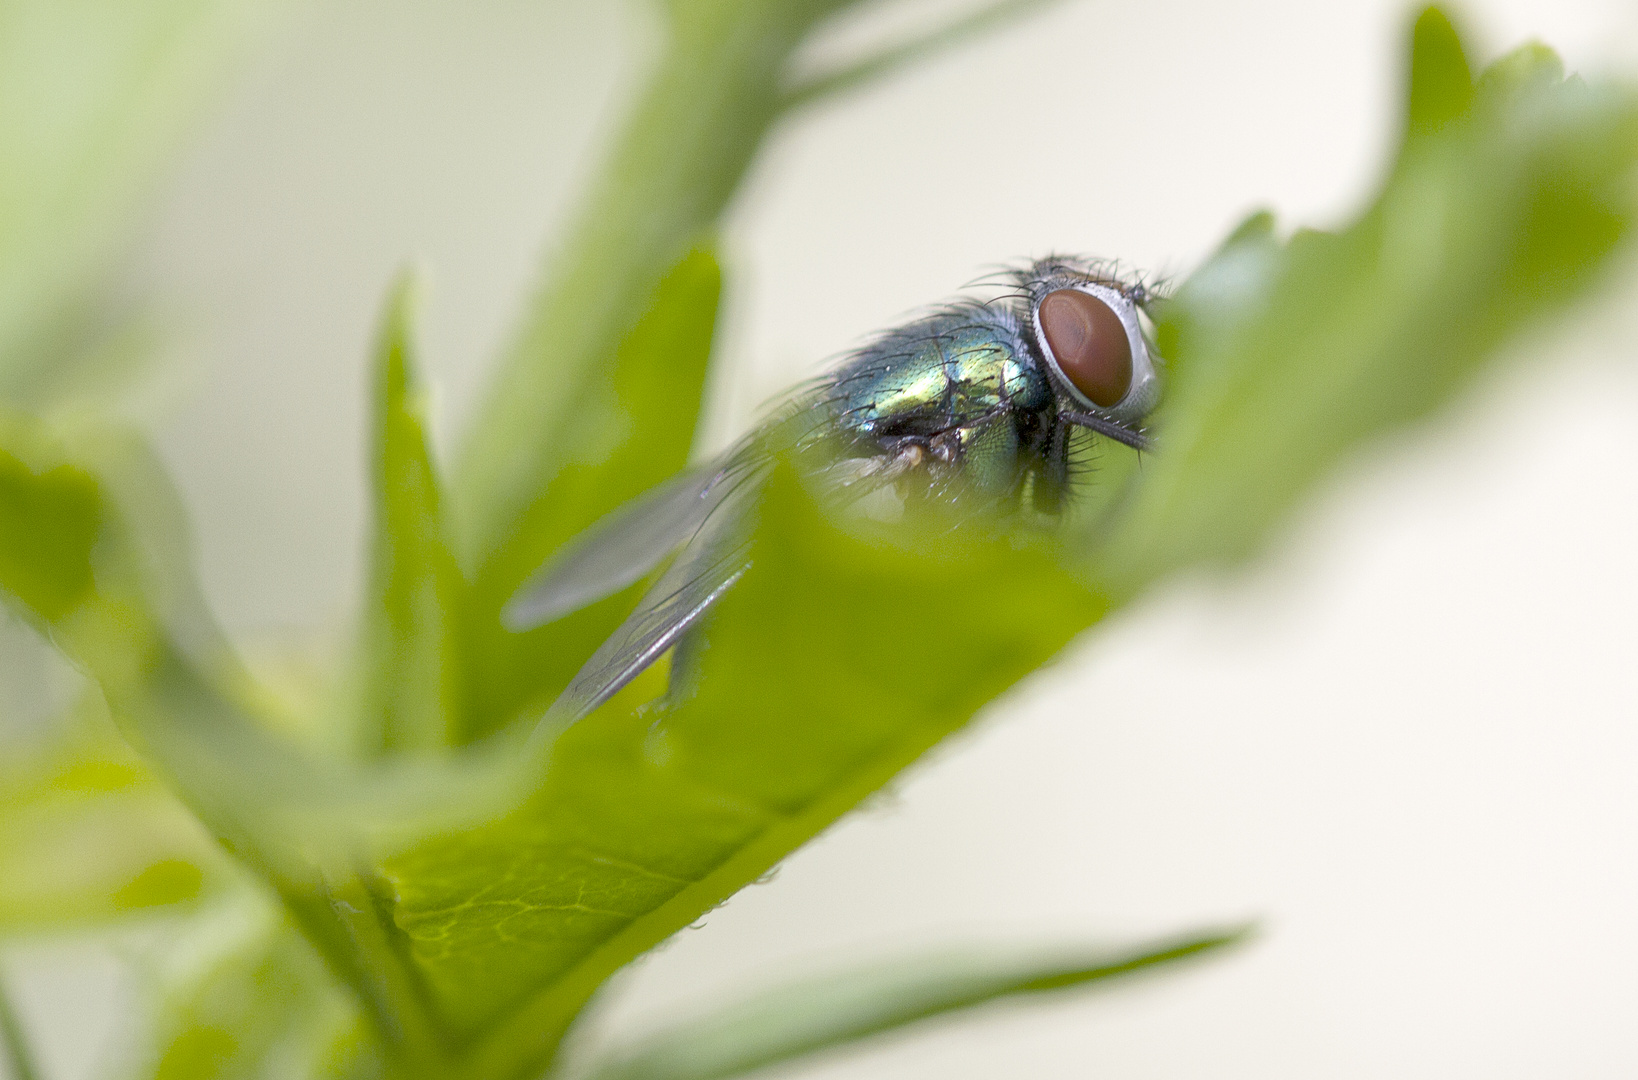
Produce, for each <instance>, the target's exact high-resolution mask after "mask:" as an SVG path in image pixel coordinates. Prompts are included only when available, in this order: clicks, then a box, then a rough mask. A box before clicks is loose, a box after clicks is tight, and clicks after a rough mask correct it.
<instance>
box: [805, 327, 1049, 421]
mask: <svg viewBox="0 0 1638 1080" xmlns="http://www.w3.org/2000/svg"><path fill="white" fill-rule="evenodd" d="M832 388H833V391H832V394H831V400H832V401H833V403H834V408H835V410H836V413H835V416H836V423H837V424H838V425H839V426H841V427H842V428H844V429H846V430H848V431H850V432H853V433H855V434H857V435H859V436H862V437H868V438H874V439H879V440H892V439H899V438H904V437H907V436H916V437H924V438H931V437H933V436H936V435H939V434H941V433H943V432H948V431H952V430H953V429H956V428H961V427H966V426H970V425H975V424H983V423H986V422H988V421H990V420H991V419H993V418H997V417H999V416H1000V415H1002V414H1008V415H1010V414H1013V413H1016V412H1018V411H1019V410H1039V409H1043V408H1046V407H1048V406H1049V405H1050V403H1051V398H1052V393H1051V389H1050V387H1049V385H1048V382H1047V379H1046V375H1045V373H1044V372H1043V371H1042V370H1041V366H1040V364H1039V363H1038V362H1037V361H1036V360H1035V358H1034V357H1033V356H1032V355H1031V353H1030V350H1029V349H1028V348H1027V347H1026V346H1025V343H1024V341H1023V340H1022V338H1021V337H1020V335H1019V327H1018V322H1017V319H1016V318H1015V316H1013V314H1012V313H1011V312H1010V311H1006V310H1001V309H993V308H988V307H974V308H972V309H970V310H958V311H951V312H946V313H943V314H940V315H936V316H933V317H931V318H928V319H923V320H920V321H918V322H915V323H911V324H910V325H908V326H905V327H901V328H900V329H898V330H896V331H893V332H892V333H890V334H888V335H886V336H884V337H883V338H881V339H879V340H878V341H876V342H874V343H873V344H871V345H870V346H868V347H867V348H865V349H864V350H862V351H861V352H860V353H859V354H858V355H857V356H856V357H854V358H853V359H852V360H851V361H849V362H848V363H847V364H846V365H844V366H843V367H842V368H841V369H840V370H838V371H837V372H836V375H835V376H834V378H833V380H832Z"/></svg>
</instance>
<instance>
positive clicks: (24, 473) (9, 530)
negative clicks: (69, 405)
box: [0, 447, 102, 623]
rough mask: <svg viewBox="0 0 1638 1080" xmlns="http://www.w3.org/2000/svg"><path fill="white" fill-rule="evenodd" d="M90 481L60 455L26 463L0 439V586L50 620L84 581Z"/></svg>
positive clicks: (74, 599)
mask: <svg viewBox="0 0 1638 1080" xmlns="http://www.w3.org/2000/svg"><path fill="white" fill-rule="evenodd" d="M101 525H102V522H101V507H100V505H99V499H98V492H97V482H96V480H95V479H93V478H92V477H91V475H90V474H88V473H86V472H85V471H84V470H82V469H78V468H76V467H74V466H73V465H69V464H66V463H59V464H51V465H46V466H41V467H31V466H30V465H29V463H28V462H26V461H24V460H23V459H21V458H19V457H17V456H16V455H14V454H13V453H11V452H9V451H8V450H6V449H5V448H4V447H0V588H3V589H5V590H6V591H7V592H9V593H11V595H12V596H13V597H14V598H15V599H16V600H17V601H19V602H20V603H21V604H22V605H23V606H24V607H25V608H26V609H27V610H28V611H29V613H31V614H32V615H33V616H34V617H35V618H36V619H39V620H40V621H41V622H47V623H49V622H53V621H55V620H56V619H59V618H61V617H62V616H63V615H65V614H67V613H68V612H69V611H70V610H72V609H73V607H74V606H75V605H76V604H78V603H79V602H80V601H81V600H82V599H83V598H84V597H85V595H86V594H87V593H88V592H89V591H90V589H91V546H92V545H93V544H94V543H96V539H97V534H98V532H99V531H100V529H101Z"/></svg>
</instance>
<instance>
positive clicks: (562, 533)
mask: <svg viewBox="0 0 1638 1080" xmlns="http://www.w3.org/2000/svg"><path fill="white" fill-rule="evenodd" d="M721 292H722V272H721V270H720V269H719V268H718V266H717V261H716V259H715V258H714V257H713V256H712V254H711V252H710V251H709V250H707V249H705V248H696V249H695V250H694V251H692V252H690V253H689V254H687V255H686V256H684V257H683V259H682V260H681V261H680V262H678V263H677V264H676V265H675V266H673V267H672V268H671V270H670V272H669V273H667V274H666V276H665V277H664V278H663V279H662V280H661V281H660V284H659V286H658V287H657V288H656V289H655V290H654V293H653V295H652V296H651V297H649V298H648V299H647V300H646V302H645V303H644V304H643V305H640V310H642V311H643V315H642V317H641V318H640V319H638V320H637V322H636V324H635V325H634V326H633V327H632V328H631V330H630V331H629V332H628V333H627V334H626V335H625V336H624V337H623V338H622V339H621V340H620V342H619V347H618V348H617V349H616V350H615V351H614V353H613V356H612V357H611V359H610V361H609V362H608V363H607V364H606V365H605V366H604V368H603V370H601V371H600V372H599V376H600V377H599V378H598V379H597V380H595V382H594V383H593V384H592V386H591V388H590V390H589V391H588V392H587V394H586V396H585V398H584V399H583V400H582V402H581V406H580V408H579V410H578V411H577V414H576V417H575V419H574V422H573V423H572V424H571V425H570V426H568V427H567V428H566V429H565V430H564V432H563V433H562V435H561V437H560V442H559V445H558V446H557V447H555V448H554V449H555V452H556V453H557V454H558V455H559V456H560V457H561V458H562V465H561V468H560V470H559V472H558V473H557V475H556V477H555V478H554V479H553V481H552V483H551V485H550V486H549V487H548V488H547V489H546V490H545V492H544V494H542V496H541V497H540V498H539V499H538V500H536V502H535V503H534V504H533V505H532V506H531V507H530V508H529V511H528V512H527V513H526V514H525V515H524V517H523V519H522V523H521V524H520V525H519V527H518V530H517V532H516V533H515V534H514V535H513V536H512V538H511V539H510V541H509V542H508V543H506V544H505V545H503V546H502V547H501V548H500V549H499V550H498V551H497V552H496V553H495V554H494V556H493V557H492V558H490V559H489V560H488V561H487V562H486V563H485V564H484V565H483V567H482V568H481V569H480V570H479V572H478V574H477V577H476V580H475V582H474V585H473V589H472V596H471V600H470V602H469V607H468V610H467V614H466V619H465V623H464V627H465V635H464V637H465V641H466V655H467V657H468V663H469V665H470V667H469V671H468V675H467V685H468V686H469V687H470V688H471V689H470V693H471V694H472V695H473V699H474V700H473V704H472V706H471V711H470V719H469V728H468V730H467V731H466V733H465V734H466V737H467V738H473V737H476V736H479V735H483V734H487V733H488V732H489V731H491V730H493V729H494V728H495V727H497V726H499V725H500V724H503V723H505V722H506V721H508V720H511V719H513V718H514V717H515V716H516V715H517V713H518V712H519V711H520V710H522V709H524V708H526V707H529V706H537V707H540V706H544V704H546V703H547V702H549V701H550V700H551V698H553V697H555V696H556V695H557V692H558V691H559V690H561V689H562V688H563V687H564V686H565V685H567V684H568V681H569V679H570V678H572V677H573V675H574V673H575V671H576V670H577V669H578V668H579V667H580V665H581V663H583V662H584V661H585V659H586V657H588V656H590V655H591V653H592V650H594V649H595V648H596V647H597V645H598V643H599V642H601V641H602V640H603V639H604V638H606V637H607V636H608V635H609V634H610V633H612V632H613V630H614V628H615V627H616V626H617V625H619V623H620V620H621V619H623V618H624V617H625V614H626V612H627V611H629V610H630V608H631V604H632V601H633V599H634V598H635V592H636V590H626V591H625V592H623V593H621V594H618V595H616V596H613V597H610V598H608V599H606V600H604V601H601V602H599V603H597V604H593V605H591V606H589V607H588V608H586V609H584V610H582V611H579V612H575V613H573V614H571V615H569V616H567V617H565V618H562V619H558V620H556V621H554V622H551V623H548V624H547V625H545V626H542V627H540V628H538V629H535V630H532V631H530V632H528V633H524V634H514V633H509V632H507V631H506V630H505V629H504V628H503V627H502V625H501V621H500V611H501V608H502V607H503V606H504V605H505V604H506V602H507V601H508V600H510V599H511V597H512V594H513V593H514V592H516V591H517V588H518V586H519V585H521V584H522V583H523V581H524V580H525V579H526V578H527V577H528V576H529V575H530V574H531V573H532V572H533V571H534V570H535V569H536V568H537V567H539V566H540V565H541V564H542V563H544V562H545V561H546V560H547V559H548V558H549V557H550V556H551V554H552V553H553V552H554V551H556V550H557V549H558V548H559V547H560V546H562V545H563V544H564V543H565V542H566V541H568V540H569V539H571V538H572V537H574V536H575V535H576V534H577V533H579V532H580V531H581V530H582V529H584V528H586V527H587V526H588V525H590V524H592V523H593V522H595V521H596V520H597V519H598V518H600V517H602V516H603V515H604V514H607V513H608V512H609V511H611V510H614V509H615V508H616V507H618V506H620V505H621V504H622V503H624V502H626V501H627V500H628V499H631V498H634V497H635V496H637V495H640V494H642V493H643V492H644V491H646V490H648V489H649V488H650V487H653V486H654V485H655V484H658V483H659V482H660V481H662V480H665V479H667V478H668V477H670V476H672V475H673V474H675V473H676V472H678V471H679V470H680V469H682V468H683V467H684V466H685V465H686V464H687V462H688V449H689V446H690V445H691V443H692V442H693V438H694V426H695V418H696V417H697V416H698V414H699V407H700V396H701V394H702V392H703V391H704V387H705V373H706V368H707V364H708V362H709V360H710V357H711V339H712V335H713V333H714V332H715V328H716V318H717V302H718V299H719V297H720V295H721Z"/></svg>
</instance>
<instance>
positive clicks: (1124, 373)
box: [1038, 289, 1132, 409]
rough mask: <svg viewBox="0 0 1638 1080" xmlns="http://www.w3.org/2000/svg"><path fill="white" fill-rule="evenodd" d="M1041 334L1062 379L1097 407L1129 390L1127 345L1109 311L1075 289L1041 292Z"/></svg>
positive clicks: (1123, 329) (1122, 327)
mask: <svg viewBox="0 0 1638 1080" xmlns="http://www.w3.org/2000/svg"><path fill="white" fill-rule="evenodd" d="M1038 315H1039V318H1040V320H1041V334H1042V336H1044V337H1045V338H1046V344H1047V348H1049V349H1051V350H1052V357H1053V359H1054V360H1056V361H1057V362H1058V370H1059V371H1061V372H1063V376H1064V378H1066V379H1068V380H1069V381H1070V383H1071V384H1072V385H1073V386H1074V387H1075V389H1077V390H1079V391H1080V392H1081V393H1083V394H1085V395H1086V396H1087V398H1088V400H1090V401H1091V402H1093V403H1094V404H1096V405H1098V406H1099V407H1100V408H1105V409H1107V408H1109V407H1110V406H1112V405H1115V404H1116V403H1117V402H1119V401H1120V399H1121V398H1123V397H1125V396H1126V392H1127V391H1128V390H1130V389H1131V388H1132V343H1131V341H1130V340H1129V339H1128V338H1127V336H1126V325H1125V324H1124V323H1122V322H1121V320H1120V316H1119V315H1117V314H1115V309H1114V308H1112V307H1110V306H1109V305H1108V304H1106V303H1104V302H1103V301H1102V300H1099V299H1098V298H1097V297H1096V296H1092V295H1089V294H1087V293H1084V292H1081V291H1080V290H1079V289H1059V290H1058V291H1057V292H1051V293H1047V295H1046V298H1045V299H1043V300H1042V301H1041V307H1040V309H1039V312H1038Z"/></svg>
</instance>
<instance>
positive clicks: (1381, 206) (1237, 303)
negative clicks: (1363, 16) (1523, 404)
mask: <svg viewBox="0 0 1638 1080" xmlns="http://www.w3.org/2000/svg"><path fill="white" fill-rule="evenodd" d="M1414 43H1415V53H1414V56H1413V60H1412V63H1411V65H1410V67H1411V71H1412V74H1413V79H1414V85H1413V88H1412V91H1411V94H1410V95H1409V97H1410V101H1411V108H1412V110H1413V115H1412V120H1411V123H1410V124H1409V125H1408V130H1409V132H1410V137H1409V138H1408V139H1407V142H1406V144H1405V146H1404V148H1403V150H1402V152H1401V153H1400V155H1399V157H1398V159H1397V162H1396V165H1395V168H1394V170H1393V173H1392V174H1391V175H1390V176H1389V178H1388V179H1387V182H1386V184H1385V185H1384V187H1383V190H1382V192H1381V194H1380V195H1379V196H1378V197H1377V198H1376V200H1375V201H1374V202H1373V203H1372V204H1371V205H1370V207H1369V208H1368V209H1367V210H1366V211H1365V212H1364V213H1363V214H1362V215H1361V216H1360V217H1359V218H1358V220H1357V221H1355V223H1354V224H1352V225H1350V226H1349V227H1347V228H1346V229H1344V230H1342V231H1341V232H1339V233H1336V234H1326V233H1317V232H1306V231H1305V232H1299V233H1298V234H1297V235H1296V236H1294V237H1293V238H1292V239H1291V240H1290V242H1289V243H1286V244H1283V245H1282V244H1280V243H1279V242H1278V241H1277V240H1276V239H1275V238H1274V237H1273V236H1272V235H1271V234H1270V233H1268V232H1266V231H1263V230H1261V229H1260V228H1259V229H1252V230H1250V231H1249V232H1247V233H1246V234H1245V235H1242V236H1239V237H1238V238H1237V239H1236V240H1235V241H1234V242H1232V243H1230V244H1228V245H1226V246H1225V247H1224V249H1223V250H1222V251H1221V252H1220V253H1219V254H1218V255H1217V256H1215V257H1214V258H1213V259H1212V260H1211V261H1210V262H1208V263H1207V264H1206V265H1205V266H1204V267H1202V268H1201V269H1200V270H1199V271H1198V272H1196V273H1195V274H1194V275H1193V276H1192V277H1191V278H1190V279H1189V280H1188V281H1187V282H1186V283H1185V284H1184V286H1183V287H1182V289H1181V290H1180V291H1179V293H1178V295H1177V296H1176V298H1175V299H1174V300H1173V301H1172V302H1170V303H1168V304H1166V305H1165V307H1164V309H1163V311H1162V312H1161V313H1160V320H1161V323H1162V326H1161V335H1162V340H1163V341H1164V342H1167V343H1168V348H1170V349H1171V350H1173V351H1171V352H1169V353H1168V354H1167V355H1168V357H1169V358H1172V359H1173V360H1174V364H1173V368H1174V372H1175V375H1174V378H1173V379H1172V383H1171V386H1170V387H1169V389H1168V400H1167V402H1166V404H1165V406H1164V408H1163V410H1162V411H1161V412H1160V413H1159V414H1158V415H1157V417H1156V425H1157V427H1158V430H1159V432H1160V440H1161V452H1160V453H1157V454H1156V455H1154V457H1153V460H1152V463H1151V464H1150V465H1149V466H1148V467H1146V469H1145V475H1144V482H1143V484H1142V486H1141V487H1140V488H1139V490H1138V491H1137V493H1136V498H1135V499H1134V501H1133V503H1132V505H1131V506H1130V508H1129V509H1130V513H1128V514H1127V515H1126V516H1125V517H1124V518H1123V519H1122V520H1121V522H1120V524H1119V526H1118V528H1117V529H1116V531H1115V533H1114V536H1113V539H1112V541H1111V542H1110V544H1109V546H1108V547H1107V549H1106V550H1105V551H1104V553H1103V555H1102V566H1103V568H1104V572H1105V574H1106V577H1107V580H1109V581H1110V582H1112V583H1114V584H1115V587H1116V588H1117V590H1118V591H1120V592H1122V593H1126V592H1131V591H1136V590H1138V589H1140V588H1142V587H1143V585H1144V584H1146V583H1148V582H1150V581H1153V580H1154V579H1156V578H1158V577H1160V576H1162V575H1165V574H1167V573H1171V572H1173V571H1176V570H1179V569H1181V568H1184V567H1187V566H1193V565H1196V564H1201V563H1207V564H1221V563H1225V562H1232V561H1235V560H1238V559H1243V558H1245V557H1246V556H1248V555H1250V554H1251V553H1252V552H1254V551H1255V550H1256V549H1257V548H1258V547H1259V546H1260V545H1261V544H1263V543H1264V542H1265V540H1266V539H1267V537H1268V535H1269V534H1270V531H1271V530H1272V529H1274V528H1275V527H1276V526H1277V525H1278V524H1279V522H1280V521H1282V520H1283V519H1284V518H1285V517H1286V516H1287V515H1288V514H1289V512H1290V510H1291V508H1292V506H1293V505H1294V504H1295V503H1296V501H1297V500H1298V499H1299V498H1300V497H1301V496H1302V495H1303V494H1304V493H1306V492H1307V491H1309V490H1310V489H1312V488H1313V487H1314V486H1315V485H1316V484H1318V483H1319V482H1320V481H1321V480H1322V479H1323V478H1324V477H1325V476H1326V475H1327V474H1328V473H1329V472H1330V471H1331V470H1332V469H1333V468H1335V467H1336V465H1337V463H1338V462H1339V461H1340V460H1341V459H1343V458H1344V457H1346V456H1347V455H1349V454H1351V453H1353V452H1354V451H1355V450H1356V449H1357V448H1358V447H1359V446H1360V445H1361V444H1363V443H1365V442H1367V441H1369V440H1372V439H1376V438H1380V437H1382V436H1383V435H1384V434H1386V433H1388V432H1392V431H1394V430H1396V429H1399V428H1401V427H1403V426H1405V425H1406V424H1408V423H1410V422H1412V421H1415V420H1418V419H1420V418H1422V417H1425V416H1427V415H1428V414H1430V413H1432V412H1434V411H1435V410H1437V409H1440V408H1442V407H1444V406H1445V405H1447V404H1448V403H1449V402H1450V401H1452V400H1453V399H1454V398H1456V397H1457V396H1458V395H1459V394H1460V393H1461V392H1462V391H1463V390H1465V389H1466V388H1467V387H1468V386H1469V385H1471V383H1472V382H1473V381H1474V379H1475V377H1476V376H1477V375H1478V373H1479V372H1480V371H1481V370H1482V369H1483V367H1484V365H1485V363H1486V362H1487V361H1488V360H1490V359H1491V358H1492V357H1493V356H1494V355H1495V354H1496V353H1497V351H1498V349H1499V348H1500V346H1501V345H1502V344H1503V343H1504V342H1506V341H1507V340H1508V339H1509V338H1510V337H1512V336H1513V335H1516V334H1518V333H1519V332H1520V331H1522V330H1524V329H1525V328H1527V327H1530V326H1531V325H1533V324H1535V323H1537V322H1539V321H1540V320H1542V319H1543V318H1545V317H1546V316H1548V315H1551V314H1554V313H1556V312H1558V311H1559V310H1561V309H1562V308H1563V307H1564V306H1565V305H1566V304H1567V303H1569V302H1570V301H1572V300H1574V299H1576V298H1577V297H1579V296H1582V295H1585V294H1586V293H1587V292H1588V290H1589V289H1590V288H1591V287H1592V286H1593V285H1594V284H1596V283H1597V282H1598V280H1599V279H1600V277H1601V276H1602V275H1603V273H1604V272H1605V271H1606V270H1607V269H1608V268H1609V267H1610V266H1611V265H1612V263H1613V262H1614V259H1613V256H1614V255H1615V253H1616V252H1617V250H1618V248H1619V247H1620V246H1621V245H1622V244H1623V243H1624V242H1625V241H1626V240H1627V239H1628V237H1629V236H1630V233H1631V231H1632V224H1633V220H1634V215H1635V212H1638V207H1635V205H1634V191H1635V187H1634V180H1635V167H1638V97H1635V95H1634V94H1633V93H1632V92H1631V91H1630V90H1629V89H1627V88H1625V87H1622V86H1618V85H1611V84H1589V83H1585V82H1582V81H1581V80H1580V79H1568V80H1566V79H1565V78H1564V77H1563V73H1562V70H1561V68H1560V66H1559V63H1558V59H1557V57H1555V56H1554V55H1553V54H1552V53H1551V52H1550V51H1548V50H1546V49H1544V48H1542V47H1540V46H1529V47H1526V48H1524V49H1521V50H1519V51H1518V52H1516V53H1513V54H1512V55H1510V56H1508V57H1506V58H1504V59H1503V60H1501V61H1499V62H1497V63H1496V64H1494V65H1492V66H1491V67H1490V68H1489V70H1487V71H1486V72H1485V73H1484V75H1483V76H1482V77H1481V78H1480V79H1479V81H1478V83H1477V85H1476V87H1475V88H1474V90H1473V92H1472V94H1471V95H1466V94H1464V92H1463V91H1462V89H1461V88H1462V86H1463V85H1465V82H1466V80H1467V64H1466V61H1465V59H1464V58H1463V54H1462V51H1461V48H1460V45H1459V43H1457V42H1456V41H1455V39H1454V37H1453V36H1452V35H1451V33H1450V30H1449V24H1448V23H1447V22H1446V21H1445V20H1444V19H1443V17H1442V16H1439V15H1437V13H1430V14H1428V15H1424V16H1423V18H1422V19H1421V20H1419V21H1418V23H1417V28H1416V32H1415V37H1414Z"/></svg>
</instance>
